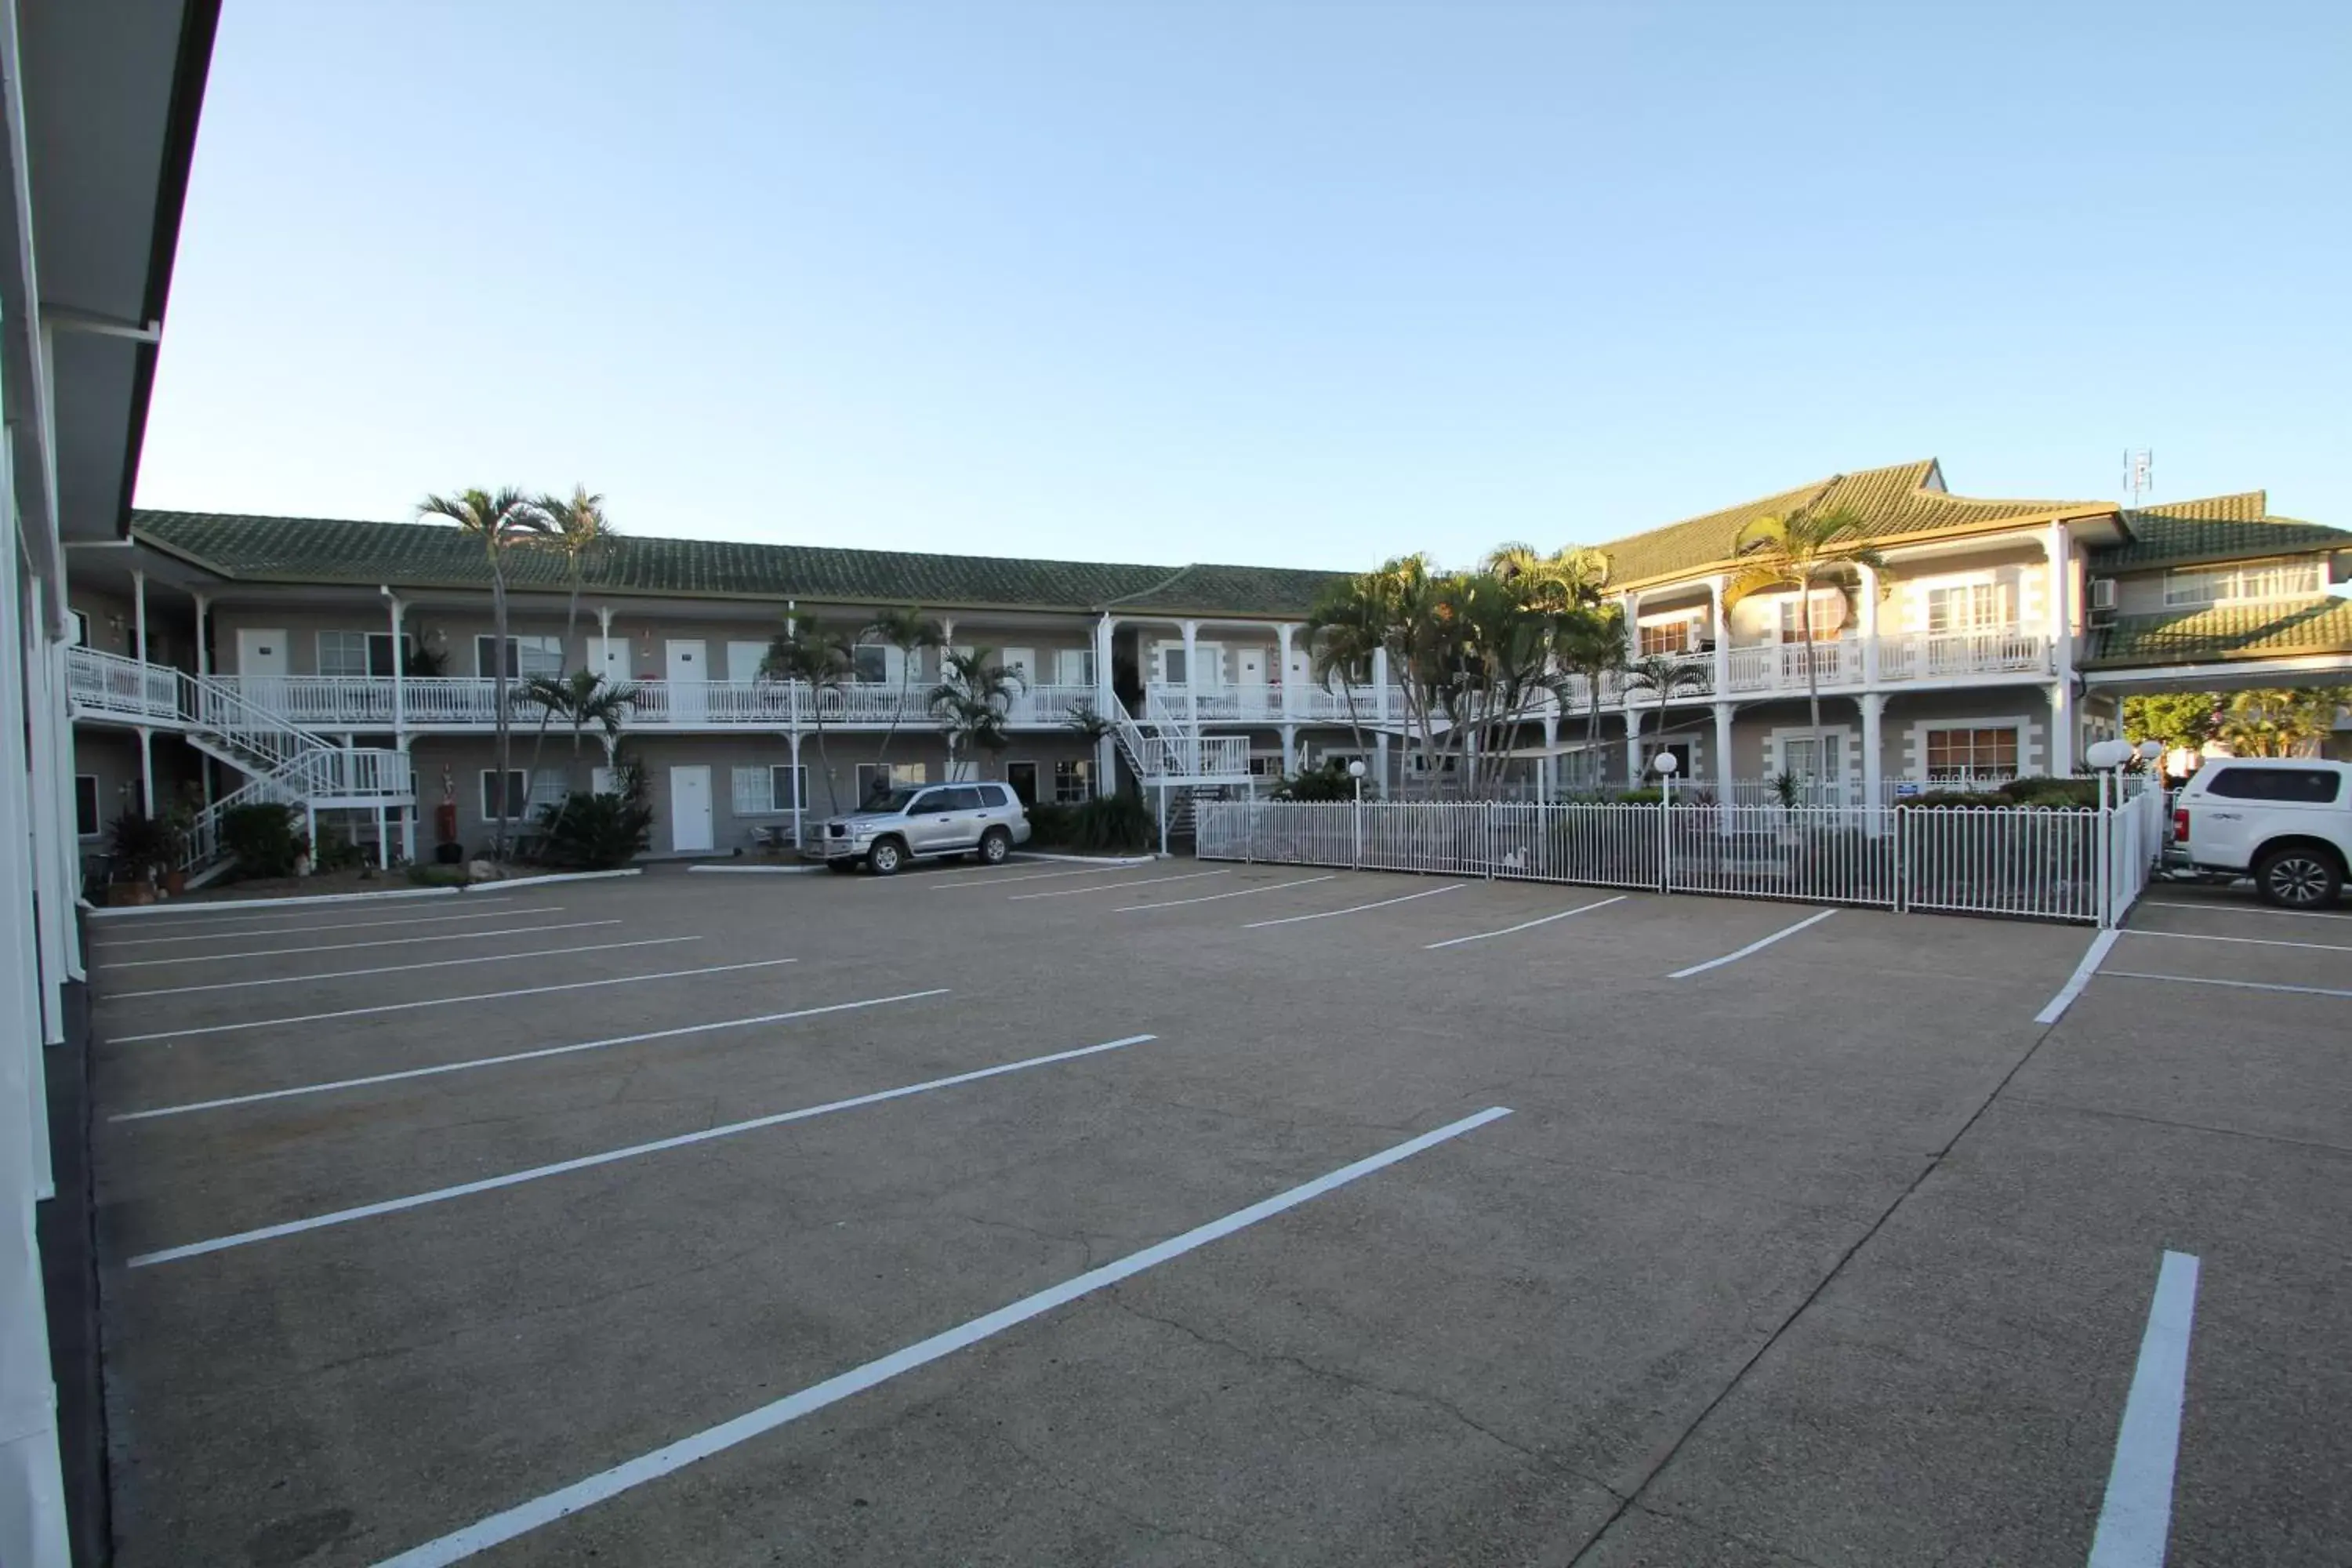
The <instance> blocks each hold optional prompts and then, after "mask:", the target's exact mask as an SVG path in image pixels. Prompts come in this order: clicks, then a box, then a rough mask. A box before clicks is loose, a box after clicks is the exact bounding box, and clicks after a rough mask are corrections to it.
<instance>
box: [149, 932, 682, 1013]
mask: <svg viewBox="0 0 2352 1568" xmlns="http://www.w3.org/2000/svg"><path fill="white" fill-rule="evenodd" d="M599 923H600V924H601V923H603V922H601V921H600V922H599ZM616 923H617V922H616ZM701 940H702V938H700V937H699V936H647V937H639V938H637V939H636V940H635V941H634V942H591V943H589V944H587V945H586V946H584V947H547V948H538V949H534V950H533V951H531V952H486V953H481V954H478V955H477V956H475V957H473V958H436V959H434V960H432V961H431V962H430V963H387V964H383V965H382V966H381V967H378V968H375V969H331V970H329V971H327V973H324V974H270V975H264V976H263V977H261V978H260V979H257V980H215V981H213V982H212V983H211V984H205V985H161V986H156V987H154V988H152V989H151V990H146V991H113V992H109V993H108V994H107V998H106V999H107V1000H108V1001H110V1002H129V1001H132V1000H135V999H137V998H139V997H142V996H185V995H187V994H190V993H191V992H196V991H242V990H244V989H246V988H247V986H251V985H307V984H310V983H311V982H313V981H319V980H356V979H359V978H361V977H362V976H363V975H369V974H407V973H412V972H414V971H415V970H419V969H456V968H457V967H458V966H459V965H461V964H467V963H511V962H513V961H514V960H516V959H519V958H561V957H562V956H563V955H564V954H565V953H571V952H613V951H614V949H616V948H624V947H666V946H667V945H668V944H670V943H671V942H700V941H701Z"/></svg>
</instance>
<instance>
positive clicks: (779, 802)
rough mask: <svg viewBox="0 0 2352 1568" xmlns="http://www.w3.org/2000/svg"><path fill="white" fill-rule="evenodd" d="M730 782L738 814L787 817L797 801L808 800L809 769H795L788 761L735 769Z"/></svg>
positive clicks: (733, 801)
mask: <svg viewBox="0 0 2352 1568" xmlns="http://www.w3.org/2000/svg"><path fill="white" fill-rule="evenodd" d="M795 775H797V776H795ZM730 784H732V786H733V788H732V792H731V793H732V805H733V806H734V810H735V815H736V816H786V815H789V814H790V813H791V811H792V809H793V803H794V802H795V801H796V800H797V801H800V802H803V803H805V802H806V801H807V799H808V769H807V768H805V767H801V768H794V767H793V765H792V764H791V763H771V764H769V765H767V766H765V767H759V766H753V767H742V768H736V769H734V770H732V772H731V774H730ZM795 786H797V788H796V787H795Z"/></svg>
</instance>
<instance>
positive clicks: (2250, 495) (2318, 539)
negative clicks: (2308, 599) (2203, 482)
mask: <svg viewBox="0 0 2352 1568" xmlns="http://www.w3.org/2000/svg"><path fill="white" fill-rule="evenodd" d="M2269 502H2270V498H2269V496H2268V494H2267V493H2266V492H2264V491H2262V490H2246V491H2244V492H2242V493H2241V494H2238V495H2233V496H2209V497H2207V498H2206V499H2205V500H2187V501H2175V502H2173V503H2171V504H2169V505H2167V506H2151V507H2142V508H2141V509H2139V510H2137V511H2126V512H2125V513H2124V514H2123V516H2124V526H2125V527H2126V529H2128V530H2129V531H2130V532H2131V539H2130V541H2129V542H2127V543H2124V544H2116V545H2110V546H2108V547H2107V548H2105V549H2104V550H2095V551H2093V552H2091V558H2090V564H2091V570H2093V571H2094V572H2131V571H2137V570H2139V569H2141V568H2144V567H2149V566H2174V565H2182V564H2186V563H2191V562H2198V561H2243V560H2252V559H2255V558H2258V557H2261V556H2265V555H2293V554H2297V553H2301V552H2310V551H2315V550H2352V533H2347V532H2345V531H2343V530H2342V529H2337V528H2326V527H2323V526H2321V525H2320V524H2318V523H2315V522H2298V521H2295V520H2294V518H2291V517H2273V516H2271V515H2270V505H2269Z"/></svg>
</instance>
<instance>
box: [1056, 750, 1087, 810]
mask: <svg viewBox="0 0 2352 1568" xmlns="http://www.w3.org/2000/svg"><path fill="white" fill-rule="evenodd" d="M1094 797H1095V765H1094V763H1092V762H1090V761H1088V760H1087V759H1085V758H1079V759H1076V760H1074V761H1071V762H1065V763H1055V764H1054V804H1055V805H1085V804H1086V803H1087V801H1090V800H1092V799H1094Z"/></svg>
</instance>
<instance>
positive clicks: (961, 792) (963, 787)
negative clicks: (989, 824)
mask: <svg viewBox="0 0 2352 1568" xmlns="http://www.w3.org/2000/svg"><path fill="white" fill-rule="evenodd" d="M942 795H943V796H945V797H946V798H945V799H941V798H940V796H942ZM929 805H930V807H931V809H932V810H934V811H978V810H980V809H981V805H982V802H981V798H980V791H978V790H977V789H974V788H973V787H972V786H971V785H970V784H960V785H958V786H957V787H956V788H954V789H943V790H940V791H938V792H936V793H935V794H934V795H933V796H932V798H931V800H930V802H929Z"/></svg>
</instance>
